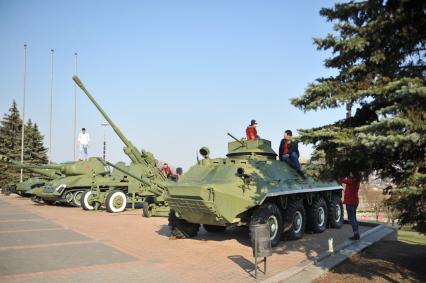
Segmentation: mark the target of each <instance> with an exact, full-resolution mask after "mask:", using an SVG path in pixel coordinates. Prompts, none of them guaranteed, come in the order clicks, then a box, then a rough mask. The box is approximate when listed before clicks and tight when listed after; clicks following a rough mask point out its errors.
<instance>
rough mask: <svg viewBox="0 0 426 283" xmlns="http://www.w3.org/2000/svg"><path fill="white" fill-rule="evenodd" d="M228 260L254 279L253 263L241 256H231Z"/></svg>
mask: <svg viewBox="0 0 426 283" xmlns="http://www.w3.org/2000/svg"><path fill="white" fill-rule="evenodd" d="M228 258H229V259H230V260H232V261H233V262H234V263H235V264H237V265H238V266H240V267H241V268H242V269H243V270H244V271H245V272H247V273H248V274H249V275H250V276H251V277H253V278H254V275H253V271H254V267H255V266H254V263H253V262H251V261H249V260H248V259H246V258H245V257H243V256H240V255H231V256H228Z"/></svg>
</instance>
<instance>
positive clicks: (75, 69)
mask: <svg viewBox="0 0 426 283" xmlns="http://www.w3.org/2000/svg"><path fill="white" fill-rule="evenodd" d="M77 56H78V54H77V52H75V53H74V57H75V62H74V75H76V76H77ZM76 133H77V86H76V85H75V84H74V123H73V141H72V145H73V149H74V160H76V156H75V148H76V142H77V136H76Z"/></svg>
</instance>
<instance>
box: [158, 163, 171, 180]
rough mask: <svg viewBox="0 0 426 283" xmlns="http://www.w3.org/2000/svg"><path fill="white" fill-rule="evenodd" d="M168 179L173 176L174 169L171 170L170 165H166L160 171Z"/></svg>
mask: <svg viewBox="0 0 426 283" xmlns="http://www.w3.org/2000/svg"><path fill="white" fill-rule="evenodd" d="M160 171H161V172H162V173H163V174H164V175H166V177H167V178H169V176H170V175H171V174H172V169H170V167H169V164H167V163H164V165H163V168H161V170H160Z"/></svg>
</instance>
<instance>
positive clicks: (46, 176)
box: [0, 154, 61, 197]
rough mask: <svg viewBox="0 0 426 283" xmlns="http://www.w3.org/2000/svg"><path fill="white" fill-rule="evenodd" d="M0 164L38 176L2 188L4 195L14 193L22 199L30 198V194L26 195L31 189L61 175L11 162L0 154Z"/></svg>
mask: <svg viewBox="0 0 426 283" xmlns="http://www.w3.org/2000/svg"><path fill="white" fill-rule="evenodd" d="M0 162H2V163H5V164H7V165H11V166H13V167H16V168H18V169H26V170H28V171H30V172H32V173H34V174H36V175H38V176H34V177H30V178H28V179H27V180H25V181H23V182H13V183H10V184H8V185H6V186H5V187H4V188H2V193H4V194H5V195H9V194H12V193H14V194H17V195H20V196H24V197H27V196H31V195H30V194H28V193H27V192H28V191H30V190H31V189H33V188H35V187H39V186H43V185H44V184H46V183H47V182H48V181H50V180H53V179H56V178H58V177H60V176H61V173H60V172H59V171H58V170H55V169H46V168H45V166H44V165H36V164H27V163H23V164H21V163H20V162H18V161H15V160H12V159H10V158H8V157H7V156H4V155H1V154H0Z"/></svg>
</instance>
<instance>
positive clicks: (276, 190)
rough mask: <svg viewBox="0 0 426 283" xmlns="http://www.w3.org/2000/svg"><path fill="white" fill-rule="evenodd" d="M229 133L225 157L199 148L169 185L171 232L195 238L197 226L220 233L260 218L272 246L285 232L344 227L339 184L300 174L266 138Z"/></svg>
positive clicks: (292, 235) (296, 236)
mask: <svg viewBox="0 0 426 283" xmlns="http://www.w3.org/2000/svg"><path fill="white" fill-rule="evenodd" d="M228 135H230V134H228ZM230 136H231V137H232V138H233V139H235V141H232V142H230V143H228V154H227V156H226V158H214V159H211V158H210V157H209V150H208V148H205V147H204V148H201V149H200V153H201V154H202V155H203V156H204V159H202V160H200V161H198V162H197V164H196V165H194V166H193V167H191V168H190V169H189V171H188V172H186V174H184V175H183V176H182V177H181V178H180V180H179V181H178V182H177V184H176V185H174V186H170V187H169V188H168V195H167V198H166V201H167V202H168V203H169V206H170V209H171V211H170V215H169V226H170V228H171V232H172V235H174V236H176V237H177V238H190V237H194V236H196V234H197V233H198V231H199V228H200V224H202V225H203V227H204V229H205V230H206V231H208V232H220V231H224V230H225V229H226V227H228V226H230V225H237V226H248V225H250V224H255V223H259V222H263V223H268V224H269V227H270V233H271V243H272V245H273V246H276V245H277V244H278V243H279V241H280V239H281V236H282V234H283V233H285V234H286V235H287V236H288V238H290V239H299V238H301V237H302V236H303V234H304V232H305V229H306V228H308V229H311V230H312V231H314V232H323V231H324V230H325V229H326V227H327V226H329V227H333V228H340V227H341V226H342V225H343V206H342V201H341V193H342V187H341V186H340V185H339V184H338V183H336V182H319V181H315V180H314V179H312V178H310V177H309V176H302V175H300V174H299V173H298V172H297V171H296V170H295V169H293V168H292V167H290V165H288V164H287V163H286V162H282V161H278V160H276V157H277V154H276V153H275V152H274V150H273V149H272V148H271V142H270V141H268V140H265V139H260V138H259V139H256V140H245V139H241V140H238V139H236V138H234V137H233V136H232V135H230Z"/></svg>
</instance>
